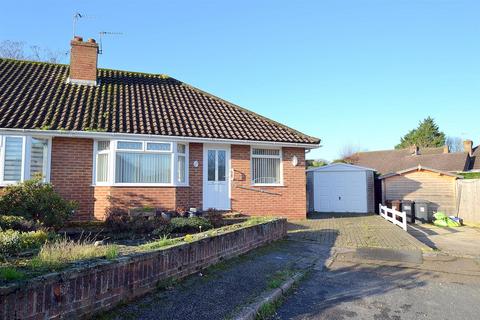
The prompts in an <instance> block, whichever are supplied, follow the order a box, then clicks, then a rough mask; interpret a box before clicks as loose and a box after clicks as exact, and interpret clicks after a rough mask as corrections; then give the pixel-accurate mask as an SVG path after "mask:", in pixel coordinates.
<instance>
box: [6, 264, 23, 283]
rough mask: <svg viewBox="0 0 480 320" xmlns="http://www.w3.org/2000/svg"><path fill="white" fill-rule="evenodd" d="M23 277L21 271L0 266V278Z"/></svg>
mask: <svg viewBox="0 0 480 320" xmlns="http://www.w3.org/2000/svg"><path fill="white" fill-rule="evenodd" d="M24 277H25V274H23V272H20V271H18V270H17V269H15V268H12V267H3V268H0V279H1V280H20V279H23V278H24Z"/></svg>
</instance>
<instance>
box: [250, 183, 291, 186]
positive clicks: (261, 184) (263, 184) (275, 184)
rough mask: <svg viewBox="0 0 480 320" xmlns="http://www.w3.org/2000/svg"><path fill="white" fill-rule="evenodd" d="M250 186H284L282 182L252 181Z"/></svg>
mask: <svg viewBox="0 0 480 320" xmlns="http://www.w3.org/2000/svg"><path fill="white" fill-rule="evenodd" d="M250 186H251V187H285V185H284V184H283V183H252V184H250Z"/></svg>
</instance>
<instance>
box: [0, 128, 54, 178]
mask: <svg viewBox="0 0 480 320" xmlns="http://www.w3.org/2000/svg"><path fill="white" fill-rule="evenodd" d="M49 150H50V139H49V138H36V137H30V136H9V135H5V136H0V159H1V161H0V185H6V184H10V183H16V182H20V181H24V180H27V179H30V178H32V177H35V176H40V177H42V179H43V180H44V181H48V180H49V165H48V164H49Z"/></svg>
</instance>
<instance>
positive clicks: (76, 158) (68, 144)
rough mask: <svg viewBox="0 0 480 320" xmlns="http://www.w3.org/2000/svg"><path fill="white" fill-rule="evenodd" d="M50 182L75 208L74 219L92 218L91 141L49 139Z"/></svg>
mask: <svg viewBox="0 0 480 320" xmlns="http://www.w3.org/2000/svg"><path fill="white" fill-rule="evenodd" d="M51 159H52V161H51V170H50V171H51V173H50V181H51V182H52V184H53V185H54V187H55V190H57V192H58V193H59V194H60V195H61V196H62V197H63V198H65V199H68V200H75V201H77V202H78V203H79V207H78V209H77V212H76V214H75V216H74V220H91V219H92V218H93V187H92V168H93V140H91V139H76V138H53V140H52V158H51Z"/></svg>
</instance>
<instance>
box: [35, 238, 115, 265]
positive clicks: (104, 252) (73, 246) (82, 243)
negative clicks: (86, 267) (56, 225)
mask: <svg viewBox="0 0 480 320" xmlns="http://www.w3.org/2000/svg"><path fill="white" fill-rule="evenodd" d="M116 256H118V247H117V246H116V245H102V246H95V245H94V243H93V241H91V240H78V241H73V240H69V239H68V238H63V239H61V240H58V241H54V242H47V243H45V244H44V245H43V246H42V248H41V249H40V252H39V253H38V255H37V256H36V257H35V258H34V259H32V260H31V261H30V266H31V267H32V268H40V269H44V268H47V269H53V270H56V269H59V268H61V267H63V266H64V265H65V264H67V263H70V262H75V261H79V260H88V259H93V258H107V259H113V258H115V257H116Z"/></svg>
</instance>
